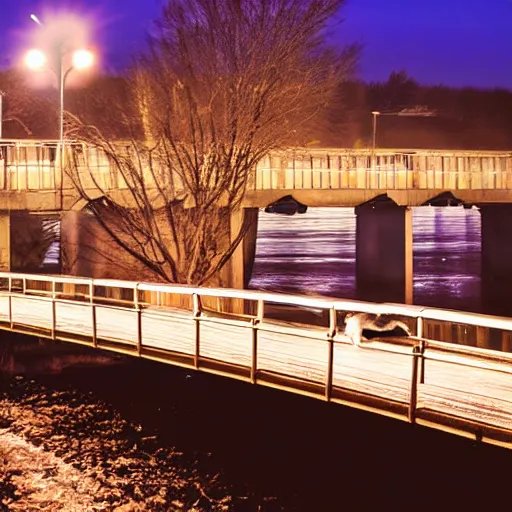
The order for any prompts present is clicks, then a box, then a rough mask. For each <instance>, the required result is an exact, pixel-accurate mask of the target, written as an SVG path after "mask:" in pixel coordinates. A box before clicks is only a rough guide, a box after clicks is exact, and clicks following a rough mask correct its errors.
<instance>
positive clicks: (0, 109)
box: [0, 91, 5, 140]
mask: <svg viewBox="0 0 512 512" xmlns="http://www.w3.org/2000/svg"><path fill="white" fill-rule="evenodd" d="M4 94H5V92H4V91H0V140H2V139H3V138H4Z"/></svg>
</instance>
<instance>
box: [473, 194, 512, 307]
mask: <svg viewBox="0 0 512 512" xmlns="http://www.w3.org/2000/svg"><path fill="white" fill-rule="evenodd" d="M479 208H480V214H481V217H482V259H481V262H482V263H481V264H482V270H481V286H482V294H481V296H482V309H483V312H484V313H486V312H492V314H494V315H505V316H510V315H512V204H499V203H498V204H485V205H479Z"/></svg>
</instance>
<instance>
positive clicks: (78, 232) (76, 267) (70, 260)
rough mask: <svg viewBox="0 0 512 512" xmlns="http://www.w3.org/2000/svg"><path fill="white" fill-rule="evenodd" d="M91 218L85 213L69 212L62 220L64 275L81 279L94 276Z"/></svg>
mask: <svg viewBox="0 0 512 512" xmlns="http://www.w3.org/2000/svg"><path fill="white" fill-rule="evenodd" d="M92 221H93V219H91V216H90V215H88V214H87V213H86V212H84V211H73V210H71V211H67V212H64V213H63V215H62V218H61V225H60V253H61V267H62V270H61V272H62V274H65V275H71V276H80V277H100V276H96V275H94V269H93V264H94V258H93V257H92V253H93V252H94V245H95V241H94V236H93V234H92V233H91V229H92Z"/></svg>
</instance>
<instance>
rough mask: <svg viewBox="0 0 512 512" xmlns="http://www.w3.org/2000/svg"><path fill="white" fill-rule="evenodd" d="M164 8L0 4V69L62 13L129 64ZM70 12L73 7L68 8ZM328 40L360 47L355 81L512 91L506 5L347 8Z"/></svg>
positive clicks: (472, 1) (468, 2)
mask: <svg viewBox="0 0 512 512" xmlns="http://www.w3.org/2000/svg"><path fill="white" fill-rule="evenodd" d="M162 1H163V0H73V1H72V0H0V45H1V47H2V48H3V49H4V50H3V59H2V62H3V63H4V64H5V63H8V62H11V63H14V62H16V61H17V60H19V55H20V52H21V50H22V49H23V47H24V46H26V45H27V44H29V43H28V42H27V39H26V34H27V33H28V32H30V31H31V30H32V31H33V30H34V29H37V26H36V25H35V24H34V23H33V22H32V21H31V20H30V19H29V15H30V13H32V12H35V13H36V14H38V15H40V17H41V19H44V16H46V19H48V18H49V17H50V13H49V12H48V11H52V10H53V11H55V10H58V9H62V8H65V7H66V6H67V7H68V10H72V11H73V12H75V13H77V14H80V15H84V16H85V17H86V18H88V19H89V20H90V23H91V25H92V26H93V28H94V32H95V33H94V42H96V43H97V44H98V45H99V47H100V50H101V53H102V60H103V64H104V65H105V66H106V67H111V66H118V65H120V64H123V63H127V62H128V61H129V55H130V53H131V52H133V51H134V50H135V49H136V48H137V47H138V46H140V44H141V42H142V41H143V40H144V33H145V32H146V31H147V30H148V29H149V28H150V26H151V22H152V20H154V19H155V17H156V16H157V15H158V12H159V9H160V6H161V4H162ZM70 6H72V7H70ZM342 16H343V17H344V18H345V22H344V23H343V24H341V25H340V26H339V27H338V28H337V29H336V33H335V34H333V36H332V37H333V40H336V41H359V42H361V43H363V44H364V51H363V54H362V59H361V64H360V70H359V71H360V76H361V78H363V79H365V80H382V79H385V78H387V76H388V75H389V73H390V72H391V71H393V70H401V69H405V70H407V71H408V73H409V74H410V75H411V76H412V77H414V78H416V79H417V80H418V81H420V82H421V83H426V84H437V83H443V84H447V85H454V86H460V85H469V86H475V87H494V86H501V87H507V88H509V89H512V0H347V3H346V7H345V9H344V10H343V12H342Z"/></svg>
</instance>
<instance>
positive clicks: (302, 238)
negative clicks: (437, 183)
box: [251, 207, 481, 311]
mask: <svg viewBox="0 0 512 512" xmlns="http://www.w3.org/2000/svg"><path fill="white" fill-rule="evenodd" d="M413 230H414V239H413V248H414V302H415V303H416V304H422V305H434V306H439V307H444V308H453V309H462V310H466V311H479V310H480V307H481V304H480V302H481V301H480V295H481V294H480V230H481V224H480V213H479V211H478V210H475V209H469V210H468V209H464V208H462V207H450V208H434V207H419V208H413ZM355 231H356V217H355V214H354V209H353V208H309V209H308V212H307V213H306V214H304V215H294V216H292V217H289V216H281V215H272V214H266V213H264V212H261V213H260V216H259V228H258V242H257V247H256V261H255V266H254V272H253V277H252V279H251V287H252V288H262V289H268V290H276V291H287V292H298V293H320V294H323V295H328V296H333V297H344V298H355V297H356V279H355V253H356V240H355Z"/></svg>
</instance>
